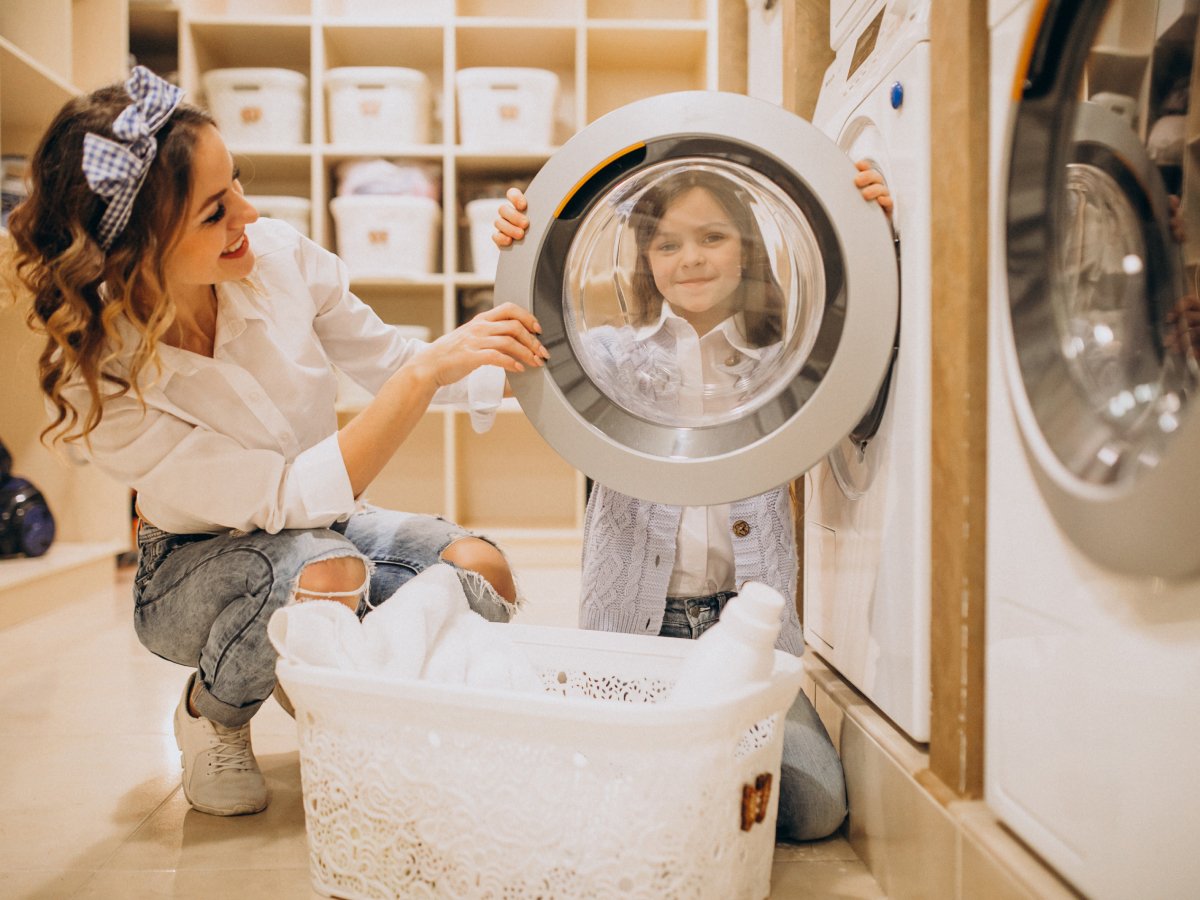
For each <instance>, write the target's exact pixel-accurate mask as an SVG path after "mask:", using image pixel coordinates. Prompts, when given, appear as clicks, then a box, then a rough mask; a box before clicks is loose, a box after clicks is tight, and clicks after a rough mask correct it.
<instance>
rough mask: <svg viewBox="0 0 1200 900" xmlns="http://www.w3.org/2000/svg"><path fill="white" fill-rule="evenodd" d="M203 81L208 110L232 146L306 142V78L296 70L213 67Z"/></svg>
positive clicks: (226, 140) (205, 74)
mask: <svg viewBox="0 0 1200 900" xmlns="http://www.w3.org/2000/svg"><path fill="white" fill-rule="evenodd" d="M202 80H203V83H204V94H205V96H206V97H207V98H208V107H209V109H210V110H211V111H212V114H213V118H214V119H216V120H217V127H218V128H220V129H221V133H222V134H223V135H224V137H225V142H226V143H227V144H229V145H230V146H232V147H243V146H247V145H258V146H263V145H271V146H280V145H289V144H303V143H305V137H304V135H305V130H306V126H307V120H308V115H307V113H308V102H307V93H308V78H307V77H306V76H304V75H301V74H300V73H299V72H293V71H292V70H291V69H211V70H210V71H208V72H205V73H204V75H203V77H202Z"/></svg>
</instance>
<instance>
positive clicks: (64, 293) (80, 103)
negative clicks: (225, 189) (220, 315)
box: [8, 84, 213, 443]
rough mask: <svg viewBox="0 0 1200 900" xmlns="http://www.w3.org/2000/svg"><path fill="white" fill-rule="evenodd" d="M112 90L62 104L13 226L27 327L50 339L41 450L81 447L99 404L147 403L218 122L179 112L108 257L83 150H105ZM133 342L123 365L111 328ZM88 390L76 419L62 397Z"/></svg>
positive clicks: (117, 91) (123, 95)
mask: <svg viewBox="0 0 1200 900" xmlns="http://www.w3.org/2000/svg"><path fill="white" fill-rule="evenodd" d="M130 102H131V100H130V96H129V94H128V92H127V91H126V89H125V87H124V85H122V84H115V85H110V86H108V87H104V88H101V89H99V90H97V91H95V92H93V93H91V94H88V95H84V96H80V97H76V98H74V99H72V100H69V101H68V102H67V103H66V104H65V105H64V106H63V108H62V109H61V110H60V111H59V113H58V115H57V116H56V117H55V119H54V121H53V122H52V123H51V125H50V127H49V129H47V131H46V133H45V135H44V136H43V137H42V140H41V142H40V143H39V145H38V148H37V150H36V151H35V153H34V155H33V159H32V162H31V167H30V168H31V185H30V192H29V196H28V198H27V199H26V200H24V201H23V202H22V203H21V204H20V205H19V206H18V207H17V208H16V209H14V210H13V212H12V214H11V215H10V216H9V223H8V224H9V230H10V231H11V233H12V237H13V240H14V244H15V257H14V263H15V273H16V276H17V279H18V280H19V282H20V284H21V285H22V286H23V287H24V288H26V289H27V290H28V291H29V293H30V294H31V295H32V305H31V308H30V309H29V311H28V314H27V316H26V319H27V321H28V323H29V325H30V327H31V328H33V329H34V330H35V331H37V332H38V333H40V334H43V335H45V337H46V343H45V346H44V347H43V349H42V352H41V354H40V356H39V359H38V379H39V383H40V385H41V389H42V391H43V392H44V393H45V395H46V397H47V398H48V400H49V402H50V404H51V406H52V407H53V409H54V416H53V421H52V422H51V423H50V424H49V425H48V426H47V427H46V428H45V429H44V430H43V432H42V438H43V440H45V439H46V438H47V437H48V436H52V439H53V440H55V441H58V440H62V441H65V442H68V443H70V442H77V441H80V440H82V441H84V442H86V441H87V437H88V435H89V434H90V433H91V432H92V431H93V430H94V429H95V428H96V426H97V425H98V424H99V423H100V419H101V416H102V415H103V411H104V404H105V402H107V401H108V400H111V399H114V398H116V397H120V396H123V395H125V394H127V393H129V392H130V391H131V390H132V391H133V393H134V395H135V396H136V397H137V398H138V399H139V400H141V399H142V387H141V386H142V379H143V376H144V375H147V374H150V373H151V372H153V373H154V374H155V375H157V373H158V370H159V357H158V342H159V340H160V339H161V338H162V336H163V334H164V333H165V332H166V330H167V329H168V328H169V327H170V325H171V323H172V322H173V321H174V318H175V308H174V304H173V303H172V301H171V299H170V297H169V296H167V293H166V287H165V286H166V277H165V260H166V257H167V254H168V252H169V251H170V250H171V248H172V246H173V245H174V243H175V242H176V241H177V240H178V237H179V235H180V233H181V231H182V226H183V224H184V219H185V217H186V214H187V205H188V199H189V195H190V191H191V187H192V160H193V157H194V152H195V146H196V140H197V136H198V134H199V132H200V131H201V130H202V129H203V128H204V126H206V125H211V124H212V123H213V120H212V117H211V116H210V115H209V114H208V113H207V112H205V111H204V110H202V109H199V108H198V107H195V106H191V105H188V104H180V105H179V106H178V107H177V108H176V109H175V111H174V112H173V113H172V115H171V118H170V119H169V120H168V121H167V122H166V124H165V125H163V127H162V128H161V129H160V130H159V131H158V133H157V135H156V137H157V141H158V152H157V155H156V156H155V158H154V162H153V163H152V164H151V165H150V169H149V171H148V172H147V174H146V179H145V181H144V182H143V183H142V187H141V190H140V191H139V192H138V195H137V198H136V199H135V201H134V204H133V212H132V215H131V216H130V219H129V224H128V225H126V226H125V229H124V230H123V231H122V232H121V233H120V234H119V235H118V236H117V237H116V239H115V240H114V241H113V244H112V246H111V248H110V249H109V250H108V251H107V252H105V251H104V250H103V249H101V246H100V244H99V242H98V240H97V237H96V235H97V228H98V225H99V222H100V217H101V215H102V214H103V213H104V209H105V204H106V201H105V200H103V199H102V198H101V197H99V196H97V195H96V194H94V193H93V192H92V190H91V188H90V187H89V186H88V183H87V180H86V179H85V177H84V174H83V139H84V135H86V134H88V133H89V132H91V133H94V134H98V135H100V136H102V137H107V138H110V139H112V138H113V133H112V124H113V122H114V120H115V119H116V118H117V116H118V115H120V113H121V111H122V110H123V109H125V107H126V106H128V105H129V104H130ZM120 319H124V320H125V321H126V322H128V323H129V324H130V325H131V326H132V327H133V329H134V330H135V331H136V332H137V334H138V340H137V344H136V346H135V347H133V348H132V352H130V353H128V358H127V360H125V361H124V362H123V363H121V364H118V363H117V357H118V355H122V354H124V353H125V352H126V351H127V350H129V349H130V348H126V347H124V346H123V344H122V340H121V337H120V332H119V331H118V327H117V323H118V320H120ZM75 382H79V383H82V384H83V385H84V386H86V388H87V391H88V394H89V395H90V403H89V404H88V406H87V408H86V409H81V408H76V407H75V406H73V405H72V404H71V402H70V401H69V400H68V399H67V397H66V395H65V392H64V388H65V387H66V386H67V385H69V384H72V383H75Z"/></svg>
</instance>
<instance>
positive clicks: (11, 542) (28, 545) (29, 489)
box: [0, 441, 54, 559]
mask: <svg viewBox="0 0 1200 900" xmlns="http://www.w3.org/2000/svg"><path fill="white" fill-rule="evenodd" d="M52 543H54V516H53V515H52V514H51V513H50V507H49V506H48V505H47V503H46V498H45V497H43V496H42V492H41V491H39V490H38V489H37V488H36V487H34V486H33V485H32V484H30V483H29V482H28V481H26V480H25V479H24V478H17V477H16V476H14V475H13V474H12V456H11V455H10V454H9V452H8V448H7V447H5V446H4V443H3V442H2V441H0V559H4V558H6V557H11V556H41V555H42V554H43V553H45V552H46V551H47V550H49V549H50V545H51V544H52Z"/></svg>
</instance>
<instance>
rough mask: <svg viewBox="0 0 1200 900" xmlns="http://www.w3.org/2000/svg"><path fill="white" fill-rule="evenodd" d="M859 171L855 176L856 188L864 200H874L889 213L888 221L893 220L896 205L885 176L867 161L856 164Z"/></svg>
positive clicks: (861, 160) (863, 160) (862, 160)
mask: <svg viewBox="0 0 1200 900" xmlns="http://www.w3.org/2000/svg"><path fill="white" fill-rule="evenodd" d="M854 166H855V168H856V169H858V174H857V175H855V176H854V186H855V187H856V188H858V189H859V191H860V192H861V193H862V195H863V199H864V200H874V201H875V202H876V203H878V204H879V208H880V209H882V210H883V211H884V212H885V213H887V217H888V221H889V222H890V221H891V220H892V207H893V206H894V205H895V204H894V203H893V202H892V194H891V191H889V190H888V186H887V184H886V182H884V180H883V174H882V173H881V172H880V171H879V170H878V169H875V168H872V167H871V164H870V163H869V162H867V161H866V160H865V159H860V160H859V161H858V162H856V163H855V164H854Z"/></svg>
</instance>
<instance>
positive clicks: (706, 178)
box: [630, 168, 783, 347]
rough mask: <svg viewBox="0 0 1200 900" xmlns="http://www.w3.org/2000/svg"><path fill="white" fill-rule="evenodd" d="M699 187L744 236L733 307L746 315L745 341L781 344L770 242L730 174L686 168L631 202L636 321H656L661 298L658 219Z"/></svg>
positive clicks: (779, 309)
mask: <svg viewBox="0 0 1200 900" xmlns="http://www.w3.org/2000/svg"><path fill="white" fill-rule="evenodd" d="M695 188H701V189H703V190H705V191H707V192H708V193H709V194H710V195H711V196H712V198H713V200H715V201H716V202H717V204H718V205H719V206H720V207H721V208H722V209H723V210H725V212H726V214H728V216H729V218H730V220H731V221H732V223H733V226H734V227H735V228H736V229H737V230H738V233H739V234H740V235H741V239H742V281H741V284H740V285H739V286H738V296H737V298H736V299H735V303H734V308H735V309H737V310H739V311H741V313H742V314H743V317H744V319H745V327H746V339H747V340H748V341H749V342H750V344H751V346H754V347H765V346H767V345H769V344H774V343H778V342H779V341H780V340H781V339H782V338H783V289H782V288H781V287H780V286H779V282H778V280H776V278H775V271H774V270H773V269H772V268H771V259H770V257H769V256H768V254H767V246H766V241H764V240H763V236H762V231H761V229H759V227H758V222H757V221H756V220H755V218H754V213H753V212H752V211H751V209H750V200H749V198H748V197H747V196H746V194H745V192H744V191H743V190H742V189H740V188H738V187H737V186H736V185H735V184H734V183H733V182H732V181H730V180H729V179H728V178H724V177H722V176H721V175H718V174H716V173H714V172H710V171H708V170H706V169H698V168H693V169H684V170H683V171H680V172H676V173H673V174H671V175H668V176H667V177H665V178H663V179H662V180H661V181H658V182H656V183H655V184H654V185H652V186H651V187H650V188H649V189H648V190H647V191H646V192H645V193H644V194H642V196H641V197H639V198H638V200H637V202H636V203H635V204H634V206H633V210H632V212H631V213H630V219H631V220H632V222H633V230H634V243H635V245H636V247H637V262H636V264H635V265H634V269H633V276H632V278H631V282H632V283H631V288H632V293H633V311H634V323H633V324H635V325H649V324H651V323H653V322H656V321H658V317H659V316H660V315H661V313H662V304H663V296H662V294H661V293H659V291H658V288H657V287H656V286H655V284H654V275H653V273H652V272H651V270H650V261H649V259H648V258H647V252H648V250H649V249H650V242H651V241H652V240H653V239H654V234H655V232H656V231H657V230H658V225H659V221H660V220H661V219H662V217H663V215H664V214H665V213H666V212H667V210H668V209H669V208H670V206H671V205H672V204H673V203H675V201H677V200H678V199H679V198H681V197H682V196H683V195H684V194H686V193H688V192H689V191H691V190H694V189H695Z"/></svg>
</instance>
